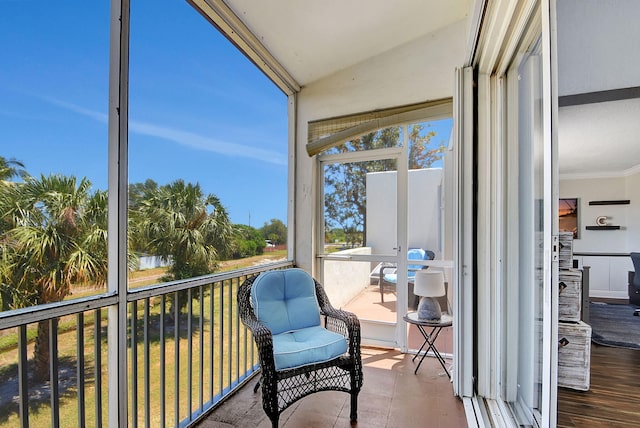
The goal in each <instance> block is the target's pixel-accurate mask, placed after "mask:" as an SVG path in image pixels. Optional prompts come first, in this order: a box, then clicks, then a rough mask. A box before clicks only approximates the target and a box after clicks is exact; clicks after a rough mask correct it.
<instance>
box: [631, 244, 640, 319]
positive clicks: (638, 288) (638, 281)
mask: <svg viewBox="0 0 640 428" xmlns="http://www.w3.org/2000/svg"><path fill="white" fill-rule="evenodd" d="M630 256H631V261H632V262H633V272H629V303H631V304H634V305H640V253H631V254H630ZM633 315H635V316H640V309H636V310H635V311H634V312H633Z"/></svg>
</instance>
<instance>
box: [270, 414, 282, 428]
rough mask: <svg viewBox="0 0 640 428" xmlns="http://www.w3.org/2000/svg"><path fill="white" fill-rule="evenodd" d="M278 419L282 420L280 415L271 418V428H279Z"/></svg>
mask: <svg viewBox="0 0 640 428" xmlns="http://www.w3.org/2000/svg"><path fill="white" fill-rule="evenodd" d="M278 419H280V415H275V416H274V417H272V418H271V428H278Z"/></svg>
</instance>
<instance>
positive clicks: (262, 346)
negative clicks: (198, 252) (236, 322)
mask: <svg viewBox="0 0 640 428" xmlns="http://www.w3.org/2000/svg"><path fill="white" fill-rule="evenodd" d="M256 277H257V275H256V276H253V277H249V278H247V279H246V280H245V282H244V283H243V284H242V285H241V286H240V289H239V290H238V311H239V314H240V320H241V321H242V324H244V325H245V326H246V327H247V328H248V329H249V330H250V331H251V334H252V335H253V339H254V341H255V343H256V346H257V347H258V354H259V356H260V365H261V366H262V372H263V376H265V375H266V376H273V375H272V373H275V360H274V357H273V334H272V333H271V330H270V329H269V328H268V327H267V326H266V325H264V324H262V323H261V322H260V321H258V318H256V316H255V314H254V313H253V309H252V308H251V303H250V290H251V284H253V281H254V280H255V278H256Z"/></svg>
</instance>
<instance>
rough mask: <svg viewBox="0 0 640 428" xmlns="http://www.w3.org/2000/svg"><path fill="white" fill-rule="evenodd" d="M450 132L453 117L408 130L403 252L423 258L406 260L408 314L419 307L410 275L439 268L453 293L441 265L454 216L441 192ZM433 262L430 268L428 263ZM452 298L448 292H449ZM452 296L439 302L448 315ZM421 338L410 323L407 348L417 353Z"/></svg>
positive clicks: (446, 342)
mask: <svg viewBox="0 0 640 428" xmlns="http://www.w3.org/2000/svg"><path fill="white" fill-rule="evenodd" d="M452 128H453V120H452V119H451V118H445V119H439V120H430V121H424V122H419V123H411V124H409V125H408V126H407V136H408V138H407V140H408V141H407V146H408V157H407V166H408V170H409V171H408V193H407V204H408V210H407V248H408V249H409V253H410V255H409V257H410V258H413V257H412V254H411V253H412V251H413V250H414V249H420V250H424V251H425V252H426V255H427V257H426V258H427V260H425V261H420V260H407V264H408V274H407V275H408V277H409V278H408V299H407V307H406V310H407V311H415V310H416V309H417V306H418V303H419V299H420V296H417V295H415V293H414V292H413V288H414V284H413V282H414V281H413V277H414V276H415V273H416V271H417V270H420V269H428V270H440V271H442V272H443V273H444V278H445V281H446V282H447V284H446V285H447V287H446V288H447V289H449V290H450V289H451V285H452V284H450V279H451V277H452V275H451V273H452V272H451V268H450V267H445V266H448V264H445V263H443V259H445V258H446V257H445V242H451V240H450V239H447V238H446V237H445V231H446V230H447V228H446V225H445V222H446V221H447V219H450V218H453V216H446V215H445V192H446V191H452V189H450V188H447V182H446V181H447V171H446V169H445V165H446V159H445V158H446V156H447V155H448V154H450V153H451V152H450V151H449V150H448V148H449V142H450V138H451V132H452ZM431 263H432V264H433V265H431V266H428V264H431ZM447 294H450V293H447ZM449 298H450V296H448V295H445V296H442V297H439V298H438V299H437V300H438V302H439V304H440V308H441V310H442V311H443V312H449V314H450V313H451V312H450V306H451V305H450V304H449V301H450V300H449ZM452 333H453V329H452V328H446V329H444V330H443V331H442V332H441V334H440V336H439V337H438V340H437V342H436V347H437V348H438V349H439V350H440V351H441V352H444V353H449V354H450V353H453V337H452V336H453V334H452ZM422 343H423V338H422V335H421V334H420V332H419V331H418V329H417V327H416V326H415V325H408V329H407V348H408V349H409V350H418V349H419V348H420V346H421V345H422Z"/></svg>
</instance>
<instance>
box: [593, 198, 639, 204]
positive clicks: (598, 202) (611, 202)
mask: <svg viewBox="0 0 640 428" xmlns="http://www.w3.org/2000/svg"><path fill="white" fill-rule="evenodd" d="M630 203H631V201H630V200H629V199H617V200H615V201H589V205H629V204H630Z"/></svg>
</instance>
